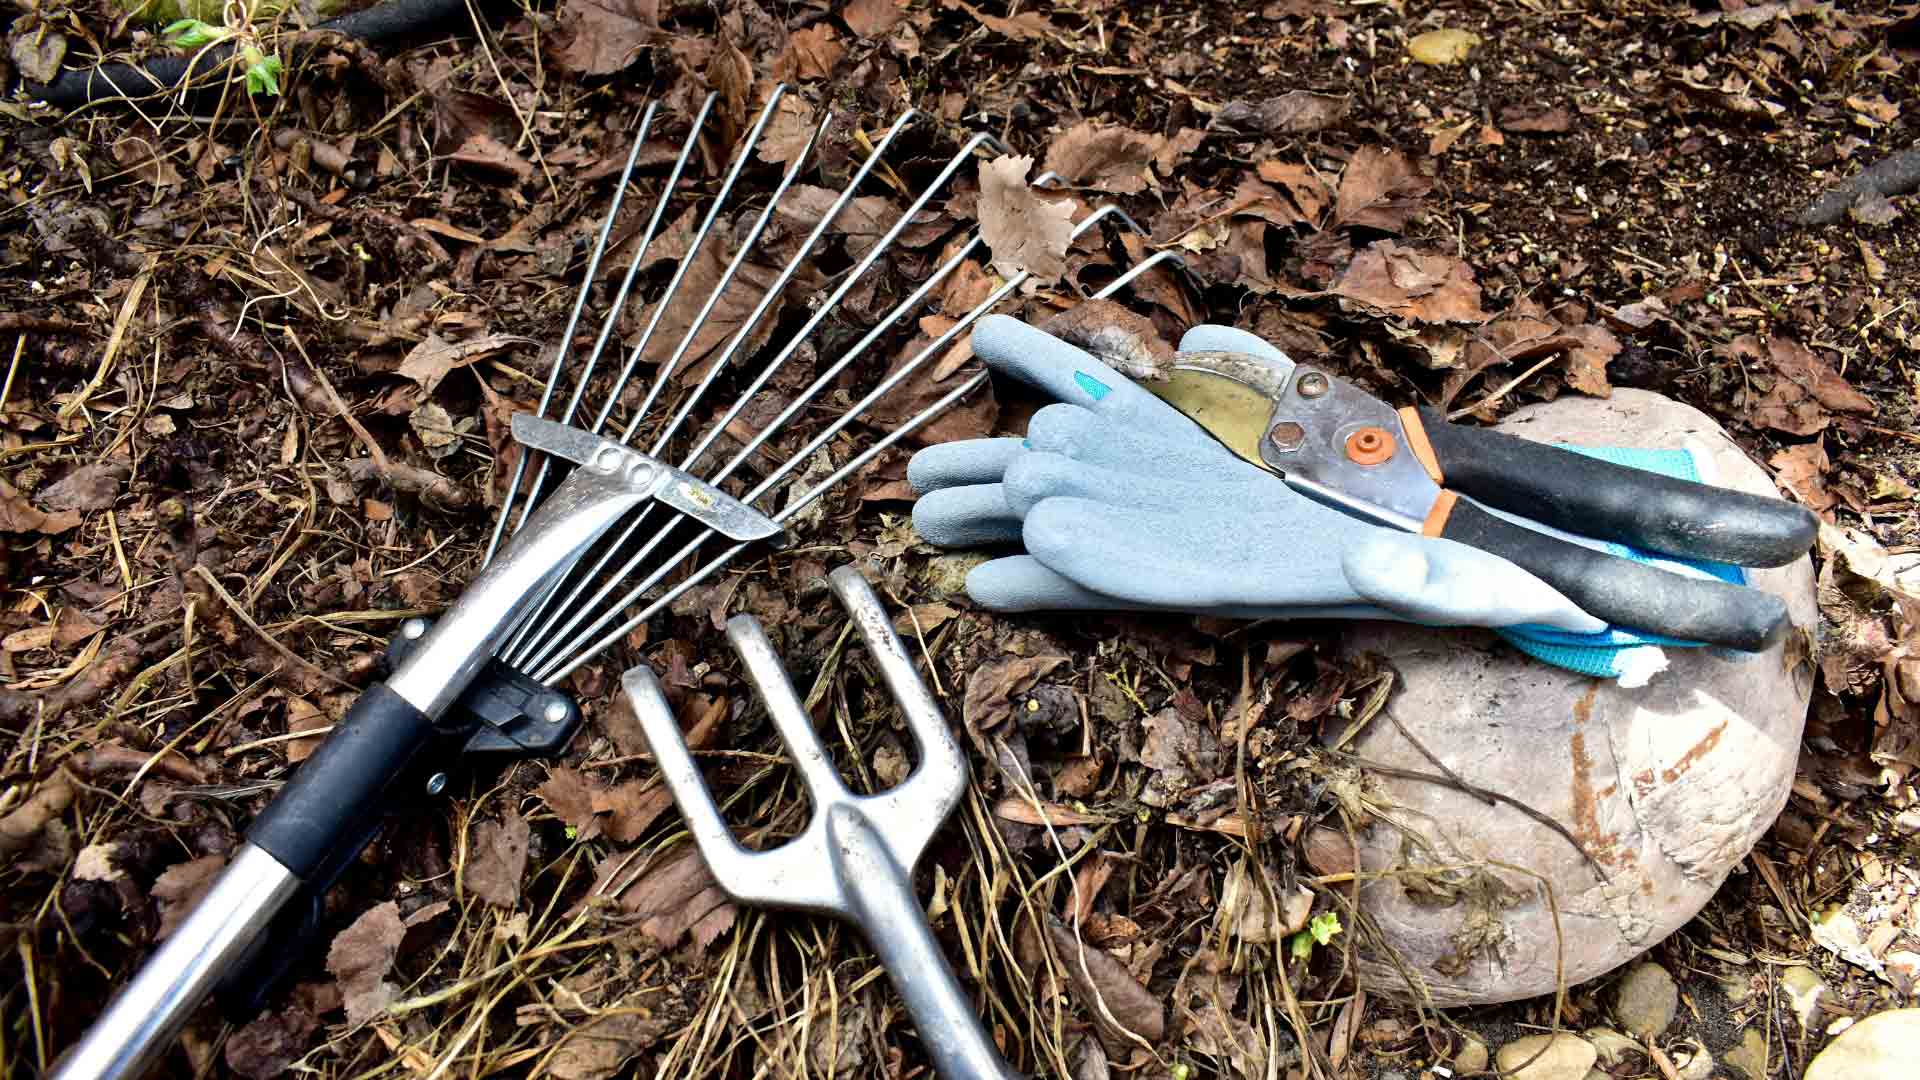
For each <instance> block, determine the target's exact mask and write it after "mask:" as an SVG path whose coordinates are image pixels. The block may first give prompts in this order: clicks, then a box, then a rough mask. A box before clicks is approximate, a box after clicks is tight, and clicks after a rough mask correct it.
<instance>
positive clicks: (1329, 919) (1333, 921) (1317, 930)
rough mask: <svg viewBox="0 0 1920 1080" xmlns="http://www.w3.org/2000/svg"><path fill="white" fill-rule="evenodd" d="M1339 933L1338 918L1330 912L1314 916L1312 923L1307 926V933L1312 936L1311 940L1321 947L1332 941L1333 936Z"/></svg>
mask: <svg viewBox="0 0 1920 1080" xmlns="http://www.w3.org/2000/svg"><path fill="white" fill-rule="evenodd" d="M1339 932H1340V916H1338V915H1335V914H1334V913H1333V912H1331V911H1323V912H1321V913H1320V914H1318V915H1315V916H1314V917H1313V921H1312V922H1310V923H1308V924H1307V933H1309V934H1312V935H1313V940H1315V941H1317V942H1319V943H1320V944H1322V945H1325V944H1326V943H1327V942H1329V941H1332V940H1333V936H1334V935H1335V934H1338V933H1339Z"/></svg>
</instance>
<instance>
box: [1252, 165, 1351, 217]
mask: <svg viewBox="0 0 1920 1080" xmlns="http://www.w3.org/2000/svg"><path fill="white" fill-rule="evenodd" d="M1259 174H1260V179H1262V180H1265V181H1266V182H1267V183H1269V184H1279V185H1280V186H1281V187H1284V188H1286V189H1287V194H1288V195H1290V196H1292V197H1293V201H1294V205H1296V206H1298V207H1299V208H1300V213H1301V214H1302V215H1303V216H1305V218H1306V219H1307V223H1308V224H1315V223H1317V222H1318V221H1319V220H1320V218H1321V216H1322V215H1323V214H1325V213H1326V211H1327V207H1328V206H1330V205H1332V203H1333V189H1332V188H1330V187H1328V186H1327V182H1326V181H1325V180H1323V179H1321V177H1320V174H1319V173H1317V172H1315V171H1314V170H1313V168H1312V166H1309V165H1306V164H1304V163H1302V164H1299V165H1294V164H1291V163H1288V162H1284V161H1263V162H1261V163H1260V168H1259Z"/></svg>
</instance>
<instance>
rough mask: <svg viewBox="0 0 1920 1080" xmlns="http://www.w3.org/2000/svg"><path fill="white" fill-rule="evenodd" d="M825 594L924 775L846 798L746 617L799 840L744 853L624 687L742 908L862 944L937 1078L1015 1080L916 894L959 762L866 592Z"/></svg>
mask: <svg viewBox="0 0 1920 1080" xmlns="http://www.w3.org/2000/svg"><path fill="white" fill-rule="evenodd" d="M829 581H830V582H831V584H832V586H833V591H834V593H835V595H837V596H839V598H840V602H841V604H842V605H843V606H844V607H845V608H846V609H847V612H848V614H850V615H851V616H852V617H853V621H854V626H855V628H856V629H858V630H859V632H860V637H861V639H862V640H863V641H865V642H866V645H867V650H868V652H869V653H870V654H871V655H872V656H873V658H874V662H875V663H876V664H877V665H878V666H879V668H880V673H881V676H882V678H884V679H885V680H886V683H887V687H888V689H889V690H891V691H892V692H893V695H894V698H895V700H896V701H898V702H899V703H900V707H901V709H902V710H903V712H904V713H905V714H906V718H907V725H908V727H909V728H911V729H912V731H913V735H914V741H915V743H917V744H918V747H919V751H920V765H919V767H918V768H917V769H915V770H914V772H913V774H912V775H911V776H909V777H908V778H907V779H906V780H905V781H904V782H903V783H901V784H900V785H898V786H896V787H895V788H893V789H891V790H889V791H885V792H882V793H880V794H878V795H867V796H861V795H855V794H853V793H852V792H850V791H848V790H847V788H846V786H845V785H844V784H842V783H841V782H840V777H839V775H838V774H837V773H835V772H834V769H833V765H832V762H831V759H830V758H829V757H828V756H827V753H826V750H825V747H823V746H822V745H821V743H820V738H819V736H818V735H817V734H816V733H815V732H814V730H813V723H812V720H811V718H810V717H808V715H807V712H806V709H805V707H804V706H803V705H802V703H801V700H800V696H799V695H798V694H797V693H796V692H795V691H794V688H793V684H792V682H791V681H789V680H788V678H787V677H786V674H785V673H784V671H783V670H782V669H781V667H780V661H779V658H778V656H777V655H776V654H775V653H774V649H773V645H772V643H771V642H769V641H768V640H767V636H766V634H765V633H764V632H763V631H762V630H761V628H760V625H759V624H758V623H757V622H755V621H754V620H753V618H752V617H751V616H746V615H738V616H735V617H734V618H733V619H731V620H729V621H728V623H727V637H728V639H729V640H731V641H732V642H733V646H734V649H735V651H736V652H738V653H739V654H740V657H741V660H742V661H743V662H744V663H745V665H746V670H747V677H748V679H749V680H750V681H751V682H752V683H753V685H754V689H755V691H756V692H757V693H758V695H759V697H760V700H761V702H762V703H763V704H764V705H765V706H766V707H767V712H768V713H769V715H771V716H772V718H773V722H774V726H775V728H776V730H777V731H778V732H779V734H780V738H781V741H782V742H783V743H785V744H786V746H787V749H788V751H789V752H790V753H791V754H792V755H793V757H794V763H795V767H796V768H798V769H799V770H800V774H801V779H802V781H803V782H804V783H805V784H806V786H807V792H808V795H809V796H810V797H811V798H812V800H813V820H812V821H811V822H810V823H809V824H808V825H807V828H806V829H805V831H803V832H802V833H801V834H800V835H799V836H797V837H795V838H794V839H792V840H790V841H788V842H787V843H786V844H784V845H782V846H780V847H778V848H775V849H773V850H771V851H763V852H751V851H748V850H746V849H745V848H743V847H741V846H740V844H739V843H738V842H737V841H735V840H734V838H733V835H732V833H731V832H730V831H728V829H727V826H726V822H725V821H723V820H722V819H721V817H720V811H719V809H718V807H716V806H715V805H714V802H713V796H712V794H711V793H710V792H708V790H707V788H706V784H705V782H704V781H703V779H702V778H701V776H700V772H699V769H698V767H697V766H696V765H695V764H694V761H693V755H692V754H691V753H690V752H689V751H688V750H687V747H686V744H685V743H684V742H683V741H682V740H681V738H680V726H679V723H678V722H677V721H676V720H675V719H674V716H673V710H672V707H671V706H670V705H668V703H667V699H666V696H665V694H663V693H662V692H661V690H660V683H659V681H658V680H657V679H656V678H655V677H654V675H653V672H652V671H650V670H648V669H647V668H646V667H644V666H641V667H636V668H634V669H633V670H631V671H628V672H627V673H626V676H625V678H624V679H623V683H624V685H625V687H626V691H627V696H628V699H629V700H630V701H631V702H632V703H633V710H634V713H635V715H636V716H638V717H639V719H640V725H641V728H642V730H644V731H645V733H646V736H647V742H648V744H649V745H650V746H651V747H652V748H653V753H654V760H655V761H656V762H657V763H658V766H659V769H660V777H661V779H662V780H663V781H664V782H665V783H666V785H667V790H669V791H671V792H672V793H673V798H674V802H676V803H678V804H679V806H680V812H681V814H682V816H684V817H685V818H686V820H687V828H688V831H689V832H690V833H692V834H693V839H694V843H695V844H696V845H698V846H699V848H700V854H701V856H702V857H703V858H705V859H706V861H707V865H708V867H709V868H711V869H712V871H713V876H714V880H715V881H716V882H717V883H718V884H719V886H720V888H721V889H722V890H723V891H725V892H726V893H727V894H728V895H729V896H732V897H733V898H734V899H736V900H739V901H740V902H742V903H747V904H755V905H759V906H764V907H777V908H791V909H797V910H802V911H813V912H817V913H819V914H823V915H831V916H833V917H835V918H837V919H841V920H843V921H846V922H850V923H853V924H854V925H855V926H858V927H859V928H860V930H861V932H862V933H863V934H865V936H866V938H867V941H868V943H869V944H870V945H871V946H872V947H873V950H874V952H876V953H878V954H879V956H880V963H881V965H882V966H883V967H885V968H886V970H887V974H888V976H889V977H890V978H891V979H892V980H893V985H894V988H895V989H897V990H898V991H899V992H900V996H901V997H902V998H903V999H905V1001H906V1003H907V1010H908V1012H909V1013H911V1014H912V1016H913V1022H914V1026H915V1027H916V1028H918V1029H919V1032H920V1039H921V1042H922V1043H923V1044H925V1046H926V1048H927V1054H928V1056H929V1057H931V1058H932V1059H933V1064H934V1069H935V1071H936V1072H938V1073H939V1075H941V1076H942V1077H946V1078H947V1080H1014V1078H1017V1077H1018V1076H1019V1074H1018V1073H1015V1072H1014V1071H1013V1070H1012V1069H1011V1068H1010V1067H1009V1066H1008V1065H1007V1063H1006V1061H1005V1060H1004V1059H1002V1058H1001V1056H1000V1052H999V1050H998V1049H997V1048H996V1047H995V1046H994V1044H993V1041H992V1040H991V1039H990V1038H988V1036H987V1033H986V1029H985V1028H984V1027H982V1026H981V1024H980V1020H979V1018H978V1017H977V1016H975V1015H974V1012H973V1010H972V1008H971V1006H970V1005H969V1003H968V1001H967V996H966V992H965V991H964V990H963V989H961V987H960V982H959V980H958V979H956V978H955V977H954V974H953V969H952V968H950V967H949V966H948V965H947V960H946V956H945V954H943V953H942V952H941V951H940V945H939V942H937V941H936V940H934V936H933V930H932V929H931V928H930V927H929V926H928V925H927V920H926V913H925V912H924V911H923V910H922V909H921V907H920V901H919V899H918V898H916V897H915V896H914V893H913V867H914V864H915V863H917V862H918V861H919V860H920V856H921V854H922V852H923V851H924V850H925V847H926V844H927V842H928V840H930V839H931V838H932V836H933V833H934V832H935V831H936V830H937V829H938V828H939V826H940V824H941V822H942V821H944V820H945V819H946V816H947V815H948V814H949V813H950V812H951V811H952V810H953V808H954V807H955V806H956V805H958V803H959V801H960V797H961V796H962V795H963V794H965V792H966V785H967V759H966V757H965V755H964V754H962V753H961V750H960V746H959V743H957V742H956V741H955V740H954V738H953V735H952V733H951V732H949V731H948V729H947V724H946V719H945V717H944V716H943V715H942V713H941V711H940V706H939V704H938V703H937V702H936V701H935V700H934V698H933V695H932V693H931V692H929V691H928V689H927V686H926V684H925V683H924V682H922V681H921V679H920V676H919V674H918V673H917V672H915V671H914V669H913V661H912V659H911V658H910V657H909V656H908V655H907V650H906V647H905V646H903V645H902V644H901V643H900V638H899V635H897V634H895V633H894V632H893V626H892V624H891V623H890V622H889V621H888V619H887V613H886V609H885V608H883V607H881V606H880V600H879V598H878V597H876V596H875V595H874V592H873V589H872V587H871V586H869V585H868V584H867V583H866V581H865V579H863V578H861V576H860V575H859V573H858V572H856V571H855V570H854V569H853V568H852V567H844V566H843V567H841V568H840V569H838V570H836V571H834V572H833V574H832V575H831V576H830V578H829Z"/></svg>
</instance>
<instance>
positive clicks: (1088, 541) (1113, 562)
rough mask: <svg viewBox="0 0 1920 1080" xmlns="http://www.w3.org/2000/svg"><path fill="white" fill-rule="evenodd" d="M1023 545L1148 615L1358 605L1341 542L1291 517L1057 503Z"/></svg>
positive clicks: (1029, 519)
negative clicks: (1149, 609) (1149, 610)
mask: <svg viewBox="0 0 1920 1080" xmlns="http://www.w3.org/2000/svg"><path fill="white" fill-rule="evenodd" d="M1308 517H1309V518H1310V517H1311V515H1309V516H1308ZM1344 520H1345V522H1346V523H1347V525H1348V527H1349V528H1352V527H1358V528H1366V527H1367V526H1365V525H1358V524H1357V523H1354V522H1353V521H1352V519H1344ZM1020 537H1021V542H1022V543H1023V544H1025V545H1026V548H1027V551H1028V552H1029V553H1030V554H1032V555H1033V557H1034V558H1036V559H1039V560H1040V561H1041V562H1043V563H1045V564H1046V565H1047V566H1049V567H1051V568H1053V569H1054V570H1055V571H1057V572H1059V573H1060V574H1061V575H1062V576H1064V577H1067V578H1069V579H1071V580H1073V581H1075V582H1077V583H1079V584H1080V585H1082V586H1084V587H1086V588H1089V589H1092V590H1094V591H1095V592H1100V593H1105V594H1107V595H1109V596H1114V597H1118V598H1120V599H1123V600H1129V601H1133V602H1135V603H1140V604H1148V605H1151V606H1154V607H1160V608H1167V609H1171V610H1179V611H1199V610H1207V609H1216V608H1229V607H1262V608H1271V607H1300V606H1309V605H1311V606H1316V607H1325V606H1330V605H1341V604H1352V603H1356V602H1358V601H1359V599H1360V597H1359V596H1358V595H1357V594H1356V593H1354V591H1353V589H1352V587H1351V586H1349V585H1348V584H1347V583H1346V578H1345V576H1344V575H1343V574H1342V573H1341V569H1340V556H1339V549H1340V544H1341V542H1342V541H1341V536H1340V534H1338V533H1332V532H1328V531H1327V530H1325V529H1318V528H1316V526H1315V525H1314V524H1306V523H1303V522H1302V520H1301V518H1300V516H1298V515H1294V514H1289V513H1280V514H1251V515H1248V514H1242V513H1241V507H1239V506H1231V507H1225V508H1222V507H1214V508H1212V509H1211V510H1210V511H1209V510H1208V509H1206V508H1204V504H1203V508H1201V509H1193V508H1189V509H1187V510H1184V511H1179V512H1174V511H1165V510H1159V509H1151V508H1142V507H1138V506H1113V505H1108V504H1105V503H1100V502H1094V501H1092V500H1088V499H1078V498H1070V497H1061V498H1053V499H1046V500H1044V501H1042V502H1040V503H1039V504H1037V505H1035V506H1033V507H1032V508H1030V509H1029V510H1028V511H1027V514H1026V518H1025V524H1024V526H1023V527H1022V529H1021V532H1020Z"/></svg>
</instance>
